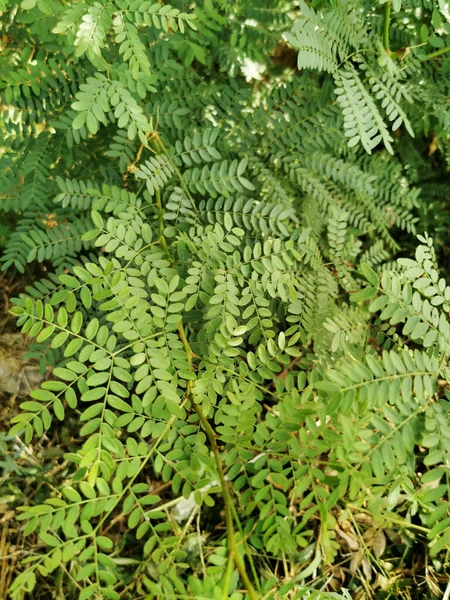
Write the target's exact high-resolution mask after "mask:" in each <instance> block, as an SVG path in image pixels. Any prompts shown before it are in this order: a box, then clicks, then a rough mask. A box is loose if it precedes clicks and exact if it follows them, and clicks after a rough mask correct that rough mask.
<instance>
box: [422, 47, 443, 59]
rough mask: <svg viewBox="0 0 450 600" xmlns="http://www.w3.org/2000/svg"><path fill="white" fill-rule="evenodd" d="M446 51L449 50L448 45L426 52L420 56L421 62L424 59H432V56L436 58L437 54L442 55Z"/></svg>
mask: <svg viewBox="0 0 450 600" xmlns="http://www.w3.org/2000/svg"><path fill="white" fill-rule="evenodd" d="M446 52H450V46H445V48H440V49H439V50H436V51H435V52H431V53H430V54H427V55H426V56H425V57H424V58H422V62H423V61H425V60H432V59H433V58H437V57H438V56H442V54H445V53H446Z"/></svg>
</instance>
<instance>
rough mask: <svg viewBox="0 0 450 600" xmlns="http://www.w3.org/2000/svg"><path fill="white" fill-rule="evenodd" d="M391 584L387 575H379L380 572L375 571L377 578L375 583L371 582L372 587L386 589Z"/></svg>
mask: <svg viewBox="0 0 450 600" xmlns="http://www.w3.org/2000/svg"><path fill="white" fill-rule="evenodd" d="M390 585H391V583H390V581H389V579H388V578H387V577H385V576H384V575H381V573H377V578H376V580H375V583H374V584H373V589H374V590H376V589H378V588H379V589H381V590H387V589H388V588H389V586H390Z"/></svg>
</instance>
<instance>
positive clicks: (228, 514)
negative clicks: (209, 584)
mask: <svg viewBox="0 0 450 600" xmlns="http://www.w3.org/2000/svg"><path fill="white" fill-rule="evenodd" d="M194 410H195V412H196V413H197V415H198V418H199V419H200V422H201V424H202V425H203V429H204V430H205V433H206V435H207V437H208V440H209V443H210V444H211V448H212V451H213V454H214V459H215V461H216V467H217V471H218V473H219V479H220V485H221V487H222V497H223V501H224V504H225V522H226V525H227V540H228V552H229V557H228V560H233V559H234V560H235V561H236V566H237V568H238V571H239V574H240V576H241V579H242V582H243V584H244V586H245V589H246V590H247V592H248V595H249V596H250V598H251V600H257V595H256V592H255V590H254V589H253V586H252V584H251V581H250V579H249V577H248V575H247V571H246V569H245V565H244V563H243V561H242V559H241V557H240V556H239V552H238V547H237V542H236V536H235V533H234V524H233V513H232V510H231V506H232V504H233V501H232V499H231V495H230V490H229V489H228V485H227V480H226V479H225V474H224V472H223V468H222V460H221V458H220V452H219V448H218V447H217V443H216V436H215V433H214V431H213V429H212V427H211V425H210V424H209V422H208V420H207V419H206V417H205V415H204V414H203V411H202V409H201V408H200V406H198V404H195V403H194Z"/></svg>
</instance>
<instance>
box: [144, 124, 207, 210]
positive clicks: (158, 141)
mask: <svg viewBox="0 0 450 600" xmlns="http://www.w3.org/2000/svg"><path fill="white" fill-rule="evenodd" d="M153 139H154V141H155V145H156V147H157V148H158V150H159V151H160V152H163V153H164V154H165V155H166V156H167V159H168V161H169V162H170V164H171V165H172V168H173V170H174V171H175V173H176V175H177V177H178V179H179V180H180V183H181V187H182V188H183V190H184V191H185V192H186V195H187V197H188V198H189V200H190V201H191V204H192V207H193V208H194V210H195V212H197V207H196V205H195V202H194V198H193V197H192V195H191V192H190V191H189V188H188V186H187V185H186V182H185V181H184V178H183V175H182V174H181V171H180V169H179V168H178V167H177V165H176V164H175V161H174V160H173V158H172V157H171V156H170V154H169V152H168V150H167V148H166V147H165V146H164V144H163V142H162V141H161V138H160V137H159V135H155V136H154V138H153Z"/></svg>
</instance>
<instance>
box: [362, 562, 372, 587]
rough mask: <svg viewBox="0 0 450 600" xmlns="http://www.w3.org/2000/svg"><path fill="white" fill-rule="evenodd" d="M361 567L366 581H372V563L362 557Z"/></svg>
mask: <svg viewBox="0 0 450 600" xmlns="http://www.w3.org/2000/svg"><path fill="white" fill-rule="evenodd" d="M361 567H362V570H363V573H364V575H365V576H366V579H367V581H372V565H371V564H370V561H368V560H367V558H363V559H362V561H361Z"/></svg>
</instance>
